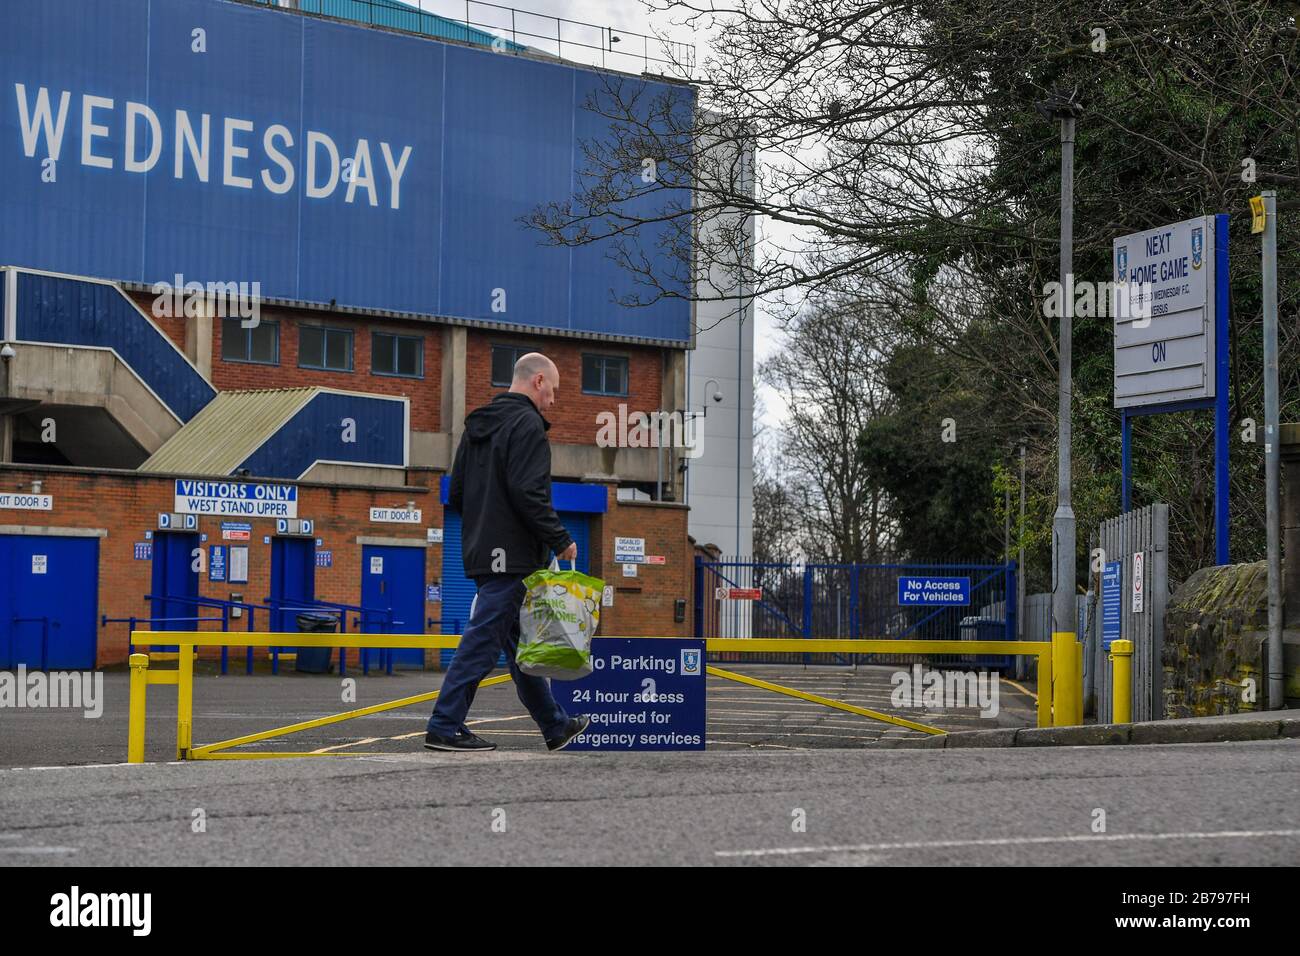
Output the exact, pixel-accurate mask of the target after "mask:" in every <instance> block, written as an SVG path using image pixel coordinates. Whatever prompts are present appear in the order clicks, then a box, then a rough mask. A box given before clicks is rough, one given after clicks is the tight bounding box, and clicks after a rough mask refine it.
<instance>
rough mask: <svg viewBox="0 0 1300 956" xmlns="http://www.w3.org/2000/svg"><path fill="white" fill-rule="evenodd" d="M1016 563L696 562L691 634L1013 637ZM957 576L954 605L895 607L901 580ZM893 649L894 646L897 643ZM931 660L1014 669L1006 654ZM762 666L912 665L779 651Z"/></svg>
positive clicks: (902, 658) (902, 656)
mask: <svg viewBox="0 0 1300 956" xmlns="http://www.w3.org/2000/svg"><path fill="white" fill-rule="evenodd" d="M1016 571H1017V568H1016V564H1015V562H1009V563H1006V564H994V563H979V562H942V563H941V562H935V563H929V564H922V563H890V564H831V563H806V564H804V563H794V562H790V563H780V562H763V561H751V560H749V559H747V558H722V559H720V560H716V561H706V560H704V559H703V558H702V557H697V558H696V563H695V636H696V637H701V638H777V639H793V638H805V639H807V638H813V637H817V638H839V639H849V640H856V639H874V640H883V639H893V640H897V641H904V640H930V641H954V640H963V641H971V640H984V641H987V640H1003V641H1007V640H1015V638H1016V633H1017V628H1016V616H1017V613H1018V609H1017V608H1016ZM904 577H946V578H953V577H955V578H961V579H964V580H965V582H966V592H965V595H964V597H965V600H964V602H963V603H960V604H946V605H935V604H915V605H912V604H909V605H901V604H900V603H899V579H900V578H904ZM899 646H901V644H900V645H899ZM925 659H926V660H927V661H928V662H929V663H932V664H936V665H944V664H953V665H971V664H973V665H975V666H977V667H996V668H1000V669H1004V670H1006V669H1012V668H1014V667H1015V666H1016V661H1015V658H1014V657H1013V656H1011V655H998V656H996V657H986V656H982V655H969V654H952V655H940V656H934V655H926V656H925ZM766 660H767V662H768V663H805V664H808V663H838V664H883V663H920V662H921V660H922V658H921V657H919V656H917V655H915V654H909V653H904V652H901V651H900V652H899V653H898V654H889V655H880V654H873V655H871V656H869V657H863V656H862V655H853V656H852V657H851V658H848V659H841V658H828V657H824V656H820V655H816V656H815V655H812V654H781V655H772V656H771V657H770V658H766Z"/></svg>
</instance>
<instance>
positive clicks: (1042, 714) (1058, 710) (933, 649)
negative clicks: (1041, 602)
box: [127, 631, 1082, 763]
mask: <svg viewBox="0 0 1300 956" xmlns="http://www.w3.org/2000/svg"><path fill="white" fill-rule="evenodd" d="M156 633H165V634H166V635H167V637H168V638H169V639H171V638H174V639H175V640H176V641H177V642H178V643H179V644H180V645H181V647H183V648H185V650H184V651H182V653H181V654H179V655H178V657H177V666H176V670H158V669H153V670H151V669H150V666H149V664H150V659H149V656H147V655H144V654H137V655H133V656H132V658H131V660H130V661H129V664H130V670H131V690H130V694H131V698H130V719H129V722H128V727H127V762H128V763H142V762H143V761H144V753H145V712H146V700H147V695H148V689H149V686H150V685H154V684H174V685H175V686H176V759H177V760H222V759H225V760H231V759H245V760H247V759H267V758H278V757H325V756H334V757H340V756H371V755H372V754H370V753H369V752H364V751H350V752H348V753H342V752H340V750H339V749H338V748H337V747H334V746H330V747H325V748H321V749H317V750H314V751H308V752H302V751H298V752H265V751H258V752H248V751H243V752H231V751H232V749H233V748H237V747H243V746H245V745H248V744H256V743H261V742H262V741H265V740H271V739H274V738H276V737H283V736H286V735H288V734H294V733H299V732H302V731H307V730H314V729H317V728H319V727H325V726H330V725H333V724H337V723H340V722H342V721H345V720H355V719H357V718H359V717H369V716H371V715H373V714H379V713H385V712H388V711H392V710H400V709H402V708H406V707H411V706H413V705H416V704H423V703H428V702H430V701H433V700H436V699H437V698H438V696H439V694H440V693H441V690H434V691H429V692H427V693H423V694H416V695H413V696H410V697H402V698H399V699H397V700H391V701H386V702H384V703H382V704H371V705H369V706H367V707H360V708H357V709H355V710H350V711H345V712H343V713H341V714H331V715H329V716H326V717H318V718H314V719H312V720H305V721H299V722H297V723H294V724H289V725H287V726H284V727H276V728H273V729H271V730H263V731H258V732H256V733H252V734H245V735H242V736H239V737H233V738H230V739H229V740H222V741H218V742H216V743H211V744H202V745H199V746H195V745H194V655H193V653H191V652H190V650H189V649H190V648H199V647H214V646H223V645H224V644H227V643H228V644H230V645H233V646H240V647H243V646H250V645H254V644H255V645H256V646H259V647H264V646H266V645H267V644H268V643H270V642H272V641H277V640H280V641H284V640H294V639H296V640H298V641H299V642H300V643H301V645H302V646H304V647H329V646H333V645H334V644H335V643H337V642H336V641H334V640H333V639H334V638H336V637H341V639H342V641H343V643H345V644H346V645H347V646H349V647H372V648H377V647H379V646H380V644H379V642H380V641H391V642H393V643H394V644H396V645H397V646H398V647H402V648H411V649H414V648H420V649H425V650H430V649H443V648H455V647H457V646H458V645H459V644H460V640H461V636H460V635H458V634H457V635H449V634H378V635H351V634H345V635H334V634H302V635H298V634H283V633H281V634H273V633H268V634H247V635H244V636H242V637H241V636H239V635H229V634H228V635H214V634H210V633H204V632H201V631H191V632H184V631H174V632H156ZM155 636H156V634H147V633H144V632H140V633H138V634H135V635H133V638H135V639H139V640H140V641H141V642H142V643H143V642H144V641H145V640H152V639H153V638H154V637H155ZM611 639H614V640H616V639H617V638H602V637H596V638H595V640H611ZM660 639H661V640H664V641H672V640H681V638H671V637H664V638H660ZM896 646H897V647H901V648H902V649H903V650H904V651H905V652H907V653H911V654H920V655H924V656H931V655H936V654H955V653H962V652H965V651H975V652H977V653H984V654H991V655H1002V654H1012V655H1030V656H1033V657H1035V658H1037V660H1038V673H1039V680H1040V682H1041V688H1040V692H1039V694H1038V700H1037V719H1038V726H1039V727H1050V726H1057V727H1062V726H1070V725H1075V724H1079V723H1081V722H1082V703H1081V701H1082V693H1081V691H1082V688H1081V687H1080V686H1075V685H1073V684H1069V683H1067V682H1066V681H1054V680H1053V679H1052V674H1053V673H1054V672H1055V671H1056V670H1057V669H1061V672H1062V673H1064V672H1066V670H1065V668H1066V667H1067V663H1066V661H1064V660H1062V659H1061V654H1062V653H1065V652H1064V651H1063V649H1062V648H1060V647H1057V646H1055V645H1053V644H1050V643H1044V642H1030V641H977V642H964V641H924V640H906V641H897V642H895V641H887V640H886V641H881V640H840V639H836V640H822V639H816V638H814V639H808V640H804V639H798V640H774V639H763V638H750V639H743V638H742V639H738V640H737V639H728V638H712V639H709V640H707V641H705V650H706V651H707V652H709V653H721V654H726V653H732V654H744V655H751V656H752V655H761V654H767V653H773V652H775V653H788V652H792V651H793V652H798V651H802V650H803V648H804V647H808V648H810V649H811V651H812V652H813V653H817V654H833V655H839V656H852V655H855V654H880V653H891V652H892V651H893V650H894V649H895V648H896ZM1075 666H1076V668H1077V663H1076V664H1075ZM705 670H706V673H707V674H708V675H709V676H712V677H720V678H723V679H725V680H732V681H738V682H739V683H742V684H747V685H749V686H751V687H756V688H758V689H760V690H768V691H773V692H775V693H778V694H784V695H786V696H791V697H795V698H798V699H800V700H806V701H809V702H812V703H817V704H823V705H825V706H828V707H832V708H835V709H838V710H843V711H846V712H849V713H854V714H858V715H860V716H863V717H869V718H872V719H876V720H881V721H885V722H887V723H891V724H895V725H898V726H903V727H908V728H910V729H914V730H920V731H922V732H924V733H928V734H933V735H939V734H943V733H945V731H942V730H940V729H938V728H936V727H928V726H926V725H924V724H918V723H916V722H914V721H910V720H907V719H905V718H901V717H898V716H895V715H892V714H887V713H882V712H880V711H874V710H870V709H868V708H865V707H860V706H858V705H855V704H850V703H847V702H845V701H837V700H832V699H830V698H825V697H821V696H818V695H815V694H810V693H808V692H807V691H801V690H798V689H796V688H791V687H783V686H781V685H779V684H773V683H771V682H769V681H764V680H760V679H758V678H756V677H753V676H750V675H746V674H739V673H735V672H732V671H724V670H722V669H721V668H718V667H712V666H710V667H707V668H706V669H705ZM1076 673H1077V670H1076ZM509 680H511V677H510V675H509V674H501V675H497V676H494V677H489V678H487V679H485V680H484V681H483V682H482V683H480V684H479V687H480V688H485V687H491V686H494V685H497V684H502V683H505V682H506V681H509ZM372 739H373V738H372ZM365 742H368V741H365Z"/></svg>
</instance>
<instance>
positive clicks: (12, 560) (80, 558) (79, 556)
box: [0, 534, 99, 671]
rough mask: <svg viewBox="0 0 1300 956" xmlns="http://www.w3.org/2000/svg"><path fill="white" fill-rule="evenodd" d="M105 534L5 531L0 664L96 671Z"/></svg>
mask: <svg viewBox="0 0 1300 956" xmlns="http://www.w3.org/2000/svg"><path fill="white" fill-rule="evenodd" d="M98 590H99V539H98V538H72V537H62V536H59V537H42V536H39V535H17V534H13V535H0V667H5V668H11V669H12V668H15V667H17V666H18V665H19V664H23V665H25V666H26V667H28V668H29V669H32V670H36V669H44V670H61V671H69V670H93V669H94V667H95V649H96V630H95V626H96V616H97V615H98V611H99V593H98Z"/></svg>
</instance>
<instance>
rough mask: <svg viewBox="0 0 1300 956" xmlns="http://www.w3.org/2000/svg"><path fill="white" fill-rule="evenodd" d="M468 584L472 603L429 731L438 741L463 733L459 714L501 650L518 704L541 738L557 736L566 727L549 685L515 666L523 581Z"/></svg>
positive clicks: (505, 577) (498, 578) (507, 578)
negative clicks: (473, 591) (474, 589)
mask: <svg viewBox="0 0 1300 956" xmlns="http://www.w3.org/2000/svg"><path fill="white" fill-rule="evenodd" d="M474 583H475V584H476V585H478V602H477V603H476V604H475V605H474V613H473V614H472V615H471V616H470V620H469V627H467V628H465V633H464V634H463V635H462V636H461V639H460V646H459V647H458V648H456V655H455V656H454V657H453V658H452V659H451V665H450V666H449V667H448V668H447V677H446V678H445V679H444V680H443V682H442V692H441V693H440V694H439V695H438V699H437V701H436V702H435V703H434V707H433V716H432V717H430V718H429V732H430V733H434V734H439V735H441V736H443V737H454V736H456V734H458V733H468V732H469V728H468V727H466V726H465V715H466V714H468V713H469V709H470V707H471V706H472V705H473V703H474V694H475V692H476V691H477V690H478V685H479V682H480V681H481V680H483V678H485V677H487V676H488V674H490V673H492V669H493V668H494V667H496V663H497V658H498V656H499V655H500V654H501V652H502V651H505V655H506V660H507V661H508V662H509V663H510V676H511V677H513V678H514V681H515V690H516V691H518V693H519V700H520V702H521V703H523V705H524V706H525V707H526V708H528V713H529V714H531V715H532V718H533V720H534V721H536V722H537V726H538V727H539V728H540V729H541V731H542V735H543V736H544V737H546V738H547V739H548V740H549V739H550V738H552V737H557V736H559V735H560V734H561V733H562V732H563V731H564V728H565V726H566V725H567V724H568V722H569V715H568V714H566V713H565V712H564V708H562V707H561V706H560V705H559V704H558V703H556V701H555V697H554V696H552V694H551V685H550V682H549V681H548V680H546V678H544V677H530V676H529V675H527V674H523V673H520V671H519V666H518V665H517V664H516V663H515V651H516V650H517V649H518V647H519V609H520V608H521V607H522V606H523V603H524V594H525V593H526V592H525V589H524V579H523V578H522V577H521V576H519V575H513V574H492V575H487V576H485V577H481V578H478V579H476V580H475V582H474Z"/></svg>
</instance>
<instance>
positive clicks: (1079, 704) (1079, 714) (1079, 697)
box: [1074, 641, 1083, 727]
mask: <svg viewBox="0 0 1300 956" xmlns="http://www.w3.org/2000/svg"><path fill="white" fill-rule="evenodd" d="M1074 649H1075V651H1076V654H1075V657H1076V658H1077V662H1076V664H1075V666H1076V667H1077V668H1078V669H1077V670H1076V671H1075V673H1076V674H1078V675H1079V692H1078V693H1077V694H1075V695H1074V722H1075V723H1076V724H1078V725H1079V726H1080V727H1082V726H1083V641H1077V642H1076V643H1075V645H1074Z"/></svg>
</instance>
